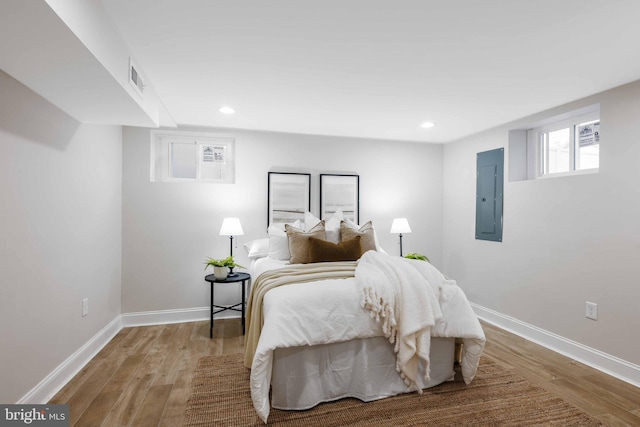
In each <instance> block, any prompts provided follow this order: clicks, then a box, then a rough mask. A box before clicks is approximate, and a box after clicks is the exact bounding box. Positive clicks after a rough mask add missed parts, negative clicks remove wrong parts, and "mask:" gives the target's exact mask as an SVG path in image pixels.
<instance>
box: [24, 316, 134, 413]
mask: <svg viewBox="0 0 640 427" xmlns="http://www.w3.org/2000/svg"><path fill="white" fill-rule="evenodd" d="M121 329H122V320H121V318H120V316H117V317H116V318H115V319H113V320H112V321H111V322H109V324H107V326H105V327H104V328H102V330H101V331H100V332H98V333H97V334H95V335H94V336H93V337H92V338H91V339H90V340H89V341H87V342H86V343H85V344H84V345H83V346H82V347H80V348H79V349H78V350H77V351H76V352H74V353H73V354H72V355H71V356H69V357H68V358H67V360H65V361H64V362H62V363H61V364H60V365H58V367H57V368H55V369H54V370H53V371H52V372H51V373H50V374H49V375H47V376H46V377H45V378H44V379H43V380H42V381H40V383H38V385H36V386H35V387H34V388H32V389H31V390H30V391H29V392H28V393H27V394H25V395H24V396H23V397H22V398H21V399H20V400H18V401H17V402H16V403H18V404H46V403H47V402H48V401H49V400H50V399H51V398H52V397H53V396H54V395H55V394H56V393H57V392H58V391H60V389H62V387H64V386H65V385H66V384H67V383H68V382H69V381H70V380H71V379H72V378H73V377H74V376H75V375H76V374H77V373H78V372H80V370H81V369H82V368H83V367H84V366H85V365H86V364H87V363H88V362H89V361H90V360H91V359H93V357H95V355H96V354H98V352H99V351H100V350H102V348H103V347H104V346H105V345H107V343H108V342H109V341H111V340H112V339H113V337H115V336H116V334H117V333H118V332H120V330H121Z"/></svg>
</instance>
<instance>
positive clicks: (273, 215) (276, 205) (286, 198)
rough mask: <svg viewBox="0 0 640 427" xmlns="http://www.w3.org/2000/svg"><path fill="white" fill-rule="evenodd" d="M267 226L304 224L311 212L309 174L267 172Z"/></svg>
mask: <svg viewBox="0 0 640 427" xmlns="http://www.w3.org/2000/svg"><path fill="white" fill-rule="evenodd" d="M267 205H268V213H267V226H269V225H271V224H274V223H275V224H285V223H286V224H290V223H293V222H295V221H296V220H297V219H299V220H300V221H302V222H304V213H305V212H308V211H310V210H311V174H309V173H294V172H269V179H268V196H267Z"/></svg>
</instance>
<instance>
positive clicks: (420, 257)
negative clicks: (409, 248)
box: [404, 252, 431, 262]
mask: <svg viewBox="0 0 640 427" xmlns="http://www.w3.org/2000/svg"><path fill="white" fill-rule="evenodd" d="M404 257H405V258H408V259H417V260H420V261H427V262H431V261H429V258H427V256H426V255H422V254H419V253H417V252H411V253H408V254H406V255H405V256H404Z"/></svg>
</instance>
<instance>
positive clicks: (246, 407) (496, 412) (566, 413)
mask: <svg viewBox="0 0 640 427" xmlns="http://www.w3.org/2000/svg"><path fill="white" fill-rule="evenodd" d="M269 425H274V426H305V427H306V426H322V427H332V426H335V427H342V426H385V427H387V426H426V425H429V426H536V425H538V426H549V425H556V426H581V427H583V426H599V425H602V424H601V423H600V422H599V421H598V420H596V419H594V418H592V417H591V416H589V415H588V414H585V413H584V412H581V411H580V410H579V409H577V408H575V407H573V406H571V405H570V404H568V403H567V402H565V401H563V400H562V399H559V398H557V397H554V396H553V395H552V394H550V393H548V392H547V391H545V390H543V389H542V388H540V387H537V386H534V385H532V384H530V383H529V382H527V381H526V380H525V379H524V378H522V377H521V376H519V375H517V374H514V373H513V372H510V371H508V370H506V369H504V368H502V367H500V366H499V365H496V364H494V363H492V362H490V361H486V360H484V359H482V361H481V363H480V367H479V369H478V373H477V375H476V378H475V379H474V380H473V382H472V383H471V384H469V385H465V384H464V382H463V381H462V379H461V376H460V374H459V372H458V373H457V374H456V380H455V381H452V382H446V383H444V384H441V385H439V386H436V387H433V388H431V389H428V390H425V391H424V393H423V394H422V395H419V394H417V393H407V394H402V395H399V396H394V397H389V398H386V399H381V400H377V401H374V402H368V403H363V402H361V401H359V400H357V399H342V400H338V401H335V402H330V403H323V404H320V405H318V406H316V407H315V408H312V409H309V410H306V411H280V410H277V409H272V410H271V414H270V415H269ZM185 426H188V427H196V426H264V423H262V421H261V420H260V418H258V415H257V414H256V412H255V410H254V409H253V405H252V403H251V392H250V390H249V370H248V369H246V368H245V367H244V366H243V364H242V355H241V354H232V355H223V356H210V357H203V358H201V359H200V360H199V361H198V365H197V368H196V371H195V372H194V377H193V381H192V384H191V394H190V396H189V400H188V402H187V408H186V414H185Z"/></svg>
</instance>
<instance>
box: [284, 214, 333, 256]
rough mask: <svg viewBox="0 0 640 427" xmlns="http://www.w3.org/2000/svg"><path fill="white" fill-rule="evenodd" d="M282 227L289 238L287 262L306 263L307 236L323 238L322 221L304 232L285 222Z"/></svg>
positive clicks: (307, 253)
mask: <svg viewBox="0 0 640 427" xmlns="http://www.w3.org/2000/svg"><path fill="white" fill-rule="evenodd" d="M284 229H285V231H286V232H287V238H288V239H289V254H290V255H291V258H290V259H289V262H290V263H291V264H306V263H308V262H309V237H315V238H316V239H321V240H324V239H325V235H324V221H320V222H319V223H318V224H316V225H315V226H314V227H313V228H312V229H311V230H309V231H308V232H306V233H305V232H304V231H303V230H301V229H299V228H297V227H294V226H292V225H289V224H286V225H285V226H284Z"/></svg>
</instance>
